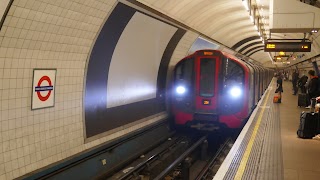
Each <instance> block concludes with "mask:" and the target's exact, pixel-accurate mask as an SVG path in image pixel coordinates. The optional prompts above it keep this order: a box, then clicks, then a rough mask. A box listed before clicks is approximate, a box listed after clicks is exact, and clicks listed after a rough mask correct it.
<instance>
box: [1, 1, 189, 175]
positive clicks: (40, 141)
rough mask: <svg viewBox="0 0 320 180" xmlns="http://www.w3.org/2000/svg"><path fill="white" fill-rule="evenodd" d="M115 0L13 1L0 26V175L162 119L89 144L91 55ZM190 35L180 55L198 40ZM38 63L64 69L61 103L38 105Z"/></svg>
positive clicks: (58, 89)
mask: <svg viewBox="0 0 320 180" xmlns="http://www.w3.org/2000/svg"><path fill="white" fill-rule="evenodd" d="M115 3H116V0H100V1H98V0H14V2H13V4H12V7H11V9H10V11H9V13H8V16H7V17H6V20H5V22H4V25H3V27H2V30H1V32H0V180H2V179H13V178H16V177H19V176H21V175H24V174H26V173H28V172H31V171H34V170H36V169H39V168H41V167H44V166H46V165H49V164H51V163H54V162H56V161H59V160H61V159H64V158H66V157H69V156H71V155H74V154H76V153H78V152H81V151H83V150H85V149H88V148H91V147H93V146H96V145H99V144H101V143H103V142H106V141H108V140H111V139H113V138H116V137H119V136H121V135H123V134H125V133H128V132H130V131H133V130H135V129H138V128H141V127H143V126H145V125H147V124H150V123H153V122H155V121H157V120H159V119H160V118H161V117H157V118H154V119H150V120H146V121H145V122H143V123H140V124H136V125H134V126H133V127H130V128H128V129H124V130H122V131H119V132H117V133H114V134H111V135H109V136H106V137H103V138H100V139H98V140H95V141H91V142H89V143H84V134H83V126H84V125H83V117H82V113H83V106H82V101H83V83H84V74H85V66H86V60H87V57H88V55H89V52H90V48H91V46H92V45H93V43H94V39H95V37H96V35H97V33H98V32H99V28H100V27H101V25H102V23H103V22H104V20H105V18H106V17H107V16H108V13H110V10H111V9H112V7H113V6H114V4H115ZM188 34H189V33H188ZM188 34H186V35H185V37H187V38H186V39H185V37H184V39H185V40H184V39H183V40H182V41H181V42H185V44H184V43H180V44H179V46H178V47H177V49H176V53H175V55H174V57H173V58H174V59H177V57H178V58H181V57H182V56H183V55H184V54H185V53H186V50H187V49H188V48H189V47H190V46H191V45H190V43H191V42H192V40H190V37H189V36H190V35H188ZM188 37H189V38H188ZM191 37H192V38H193V36H191ZM192 38H191V39H192ZM33 68H57V78H56V101H55V107H53V108H48V109H41V110H35V111H31V88H32V87H31V84H32V73H33Z"/></svg>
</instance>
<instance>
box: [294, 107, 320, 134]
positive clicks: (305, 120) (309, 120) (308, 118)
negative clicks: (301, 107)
mask: <svg viewBox="0 0 320 180" xmlns="http://www.w3.org/2000/svg"><path fill="white" fill-rule="evenodd" d="M318 127H319V114H318V113H313V112H304V111H303V112H301V115H300V125H299V129H298V131H297V135H298V137H299V138H304V139H311V138H312V137H314V136H315V135H316V134H317V133H318Z"/></svg>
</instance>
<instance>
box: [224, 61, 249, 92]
mask: <svg viewBox="0 0 320 180" xmlns="http://www.w3.org/2000/svg"><path fill="white" fill-rule="evenodd" d="M223 68H224V69H223V72H224V73H223V80H222V81H223V87H224V88H226V89H230V88H232V87H239V88H242V87H243V83H244V71H243V69H242V68H241V66H240V65H238V64H237V63H236V62H234V61H232V60H229V59H226V61H225V63H224V67H223ZM224 92H225V91H224Z"/></svg>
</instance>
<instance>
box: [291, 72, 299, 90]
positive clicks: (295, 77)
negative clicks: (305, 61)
mask: <svg viewBox="0 0 320 180" xmlns="http://www.w3.org/2000/svg"><path fill="white" fill-rule="evenodd" d="M298 79H299V74H298V72H297V71H293V73H292V87H293V95H296V94H297V92H298V87H297V84H298Z"/></svg>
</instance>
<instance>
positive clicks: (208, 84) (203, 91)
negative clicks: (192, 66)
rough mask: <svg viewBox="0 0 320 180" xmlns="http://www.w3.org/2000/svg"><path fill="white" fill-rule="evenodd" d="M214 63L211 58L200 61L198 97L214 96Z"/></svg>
mask: <svg viewBox="0 0 320 180" xmlns="http://www.w3.org/2000/svg"><path fill="white" fill-rule="evenodd" d="M215 68H216V61H215V60H214V59H211V58H202V59H201V60H200V96H203V97H212V96H214V77H215Z"/></svg>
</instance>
